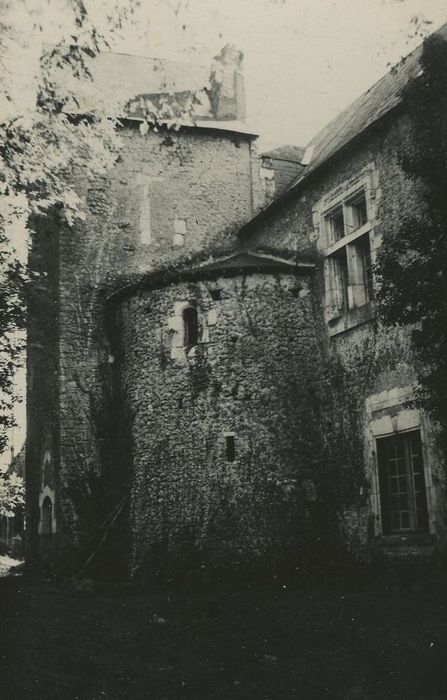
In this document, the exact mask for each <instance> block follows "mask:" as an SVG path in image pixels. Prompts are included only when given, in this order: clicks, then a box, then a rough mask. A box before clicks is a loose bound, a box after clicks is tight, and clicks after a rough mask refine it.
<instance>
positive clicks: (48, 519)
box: [41, 496, 53, 535]
mask: <svg viewBox="0 0 447 700" xmlns="http://www.w3.org/2000/svg"><path fill="white" fill-rule="evenodd" d="M41 517H42V528H41V533H42V535H51V534H52V533H53V504H52V503H51V498H50V497H49V496H45V498H44V500H43V503H42V516H41Z"/></svg>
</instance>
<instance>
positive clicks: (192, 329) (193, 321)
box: [182, 306, 199, 347]
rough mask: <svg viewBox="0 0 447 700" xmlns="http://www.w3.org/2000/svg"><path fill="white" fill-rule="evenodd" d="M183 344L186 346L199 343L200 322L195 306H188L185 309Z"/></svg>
mask: <svg viewBox="0 0 447 700" xmlns="http://www.w3.org/2000/svg"><path fill="white" fill-rule="evenodd" d="M182 316H183V345H184V346H185V347H193V346H194V345H197V343H198V340H199V323H198V318H197V309H195V308H194V307H193V306H187V307H186V309H184V310H183V314H182Z"/></svg>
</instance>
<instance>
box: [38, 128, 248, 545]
mask: <svg viewBox="0 0 447 700" xmlns="http://www.w3.org/2000/svg"><path fill="white" fill-rule="evenodd" d="M251 140H252V137H250V136H246V135H240V134H236V133H233V132H225V131H221V132H219V131H217V130H211V129H210V130H208V129H193V128H191V129H189V128H184V129H182V130H181V131H180V132H167V131H161V132H158V133H155V132H150V133H149V134H147V135H144V136H143V135H142V134H141V133H140V131H139V129H138V126H137V125H136V124H128V125H127V126H126V127H125V128H123V131H122V141H123V146H122V151H121V154H120V157H119V159H118V161H117V163H116V165H115V166H114V168H113V169H112V171H111V172H110V173H108V175H107V176H104V177H102V178H95V179H91V178H89V177H88V174H86V173H75V174H74V175H73V177H74V178H75V181H76V187H77V191H78V193H79V194H80V196H81V197H82V199H83V201H84V203H85V213H86V220H85V221H84V222H82V223H79V224H76V225H75V226H73V227H71V228H69V227H67V226H66V225H64V224H61V223H60V222H58V221H57V216H56V217H55V222H56V227H57V228H58V231H57V233H56V244H55V250H56V252H57V255H56V256H55V255H54V254H52V253H48V261H47V262H46V264H47V266H48V268H50V267H51V269H48V275H49V277H48V281H49V284H50V285H51V288H52V290H53V292H54V294H55V300H54V301H55V308H54V309H51V310H49V309H48V308H47V305H44V306H41V307H40V309H39V310H38V311H37V312H36V313H35V312H34V311H32V328H31V330H30V347H34V346H35V345H36V343H37V346H36V347H41V352H42V357H43V358H47V359H45V360H44V359H42V360H40V359H38V358H37V356H36V354H35V353H34V354H32V355H31V357H30V368H31V369H30V371H31V372H32V373H35V372H37V371H38V368H39V367H42V378H43V382H45V380H46V379H48V380H49V383H48V386H49V387H50V386H51V387H52V386H53V383H54V382H55V384H56V385H57V390H56V395H57V398H56V404H57V403H58V405H56V406H55V407H54V406H53V404H51V405H52V408H51V410H52V411H53V410H54V414H55V415H56V416H57V420H56V421H54V420H53V417H51V416H50V413H49V409H48V407H47V406H46V397H47V393H48V391H49V388H45V387H44V388H43V389H42V388H40V389H38V390H36V391H34V390H33V389H31V390H30V396H32V397H34V398H32V399H31V403H32V408H30V410H32V420H31V421H30V432H29V441H30V445H32V446H31V447H30V452H29V454H30V457H29V460H30V473H31V472H33V473H37V471H38V470H39V469H40V466H39V460H41V459H42V457H41V456H40V448H38V443H39V441H41V440H42V439H43V438H42V437H41V436H43V435H46V434H48V433H51V432H52V431H54V432H55V433H56V434H57V438H58V443H60V451H59V453H58V458H57V460H56V462H57V463H56V469H57V474H58V488H57V490H58V495H57V501H58V511H59V517H58V520H57V531H58V542H59V546H60V548H61V551H68V550H69V549H76V548H77V547H79V544H80V543H81V542H83V541H84V540H85V537H86V536H87V534H88V533H90V532H92V531H93V530H95V529H97V526H98V523H100V522H101V521H103V520H105V519H107V517H108V516H109V514H110V512H109V511H110V509H112V508H113V507H115V505H116V502H117V501H119V499H120V498H121V497H122V495H123V485H122V481H121V478H120V473H121V470H122V469H124V468H125V467H123V464H122V461H121V458H120V457H119V456H117V455H116V454H115V453H113V454H111V450H110V436H111V434H116V430H117V429H119V424H117V423H116V422H115V417H114V415H115V413H114V411H115V409H114V406H115V404H116V401H115V397H114V394H113V390H112V389H111V376H112V365H113V357H112V353H111V350H110V347H109V342H108V337H107V332H106V327H105V297H106V296H107V294H108V293H109V292H111V291H114V290H115V289H116V288H117V286H122V285H125V284H126V283H127V282H128V281H129V280H134V279H135V278H139V277H140V276H144V275H146V274H150V273H153V272H154V271H156V270H159V269H164V268H167V267H175V266H177V265H179V266H181V265H185V264H186V263H187V261H188V260H189V259H190V258H192V257H197V255H201V256H202V257H203V258H205V259H209V258H212V256H213V255H217V253H218V251H221V252H223V251H226V250H229V249H230V248H231V247H232V246H234V243H235V240H236V231H237V230H238V228H239V226H240V225H241V223H243V222H244V221H246V220H248V219H249V218H250V216H251V214H252V206H253V197H254V194H253V173H252V163H251ZM46 225H47V223H46V222H45V221H44V222H41V223H40V225H39V226H38V227H37V228H39V234H38V236H39V235H40V232H42V231H44V230H45V227H46ZM36 240H37V238H36ZM59 251H60V253H59ZM47 311H48V314H47ZM55 314H56V315H57V324H56V325H55V321H54V319H55ZM40 319H44V326H47V325H49V326H50V328H51V333H50V336H51V340H50V336H48V337H45V338H43V339H41V335H42V329H40V328H39V322H40V321H39V320H40ZM53 333H56V335H57V341H54V342H57V343H58V345H57V349H56V350H55V353H56V354H55V355H54V357H53V355H52V353H53V349H54V347H55V346H54V344H53V335H52V334H53ZM55 337H56V336H55ZM50 343H51V347H50ZM48 353H50V354H48ZM53 360H54V362H55V363H56V364H55V367H54V368H53V367H51V368H50V367H48V366H47V365H48V362H53ZM45 363H46V364H45ZM44 365H45V366H44ZM30 405H31V404H30ZM39 415H42V421H41V420H40V418H39ZM59 418H60V420H59ZM35 430H37V433H38V435H36V437H35V438H33V437H32V433H33V432H34V431H35ZM34 446H35V447H34ZM123 459H124V461H125V456H124V457H123ZM116 462H117V463H116ZM104 484H106V485H107V488H106V491H108V493H107V494H106V496H107V497H105V492H104ZM101 503H102V504H103V505H102V506H100V505H99V504H101ZM92 504H94V505H92Z"/></svg>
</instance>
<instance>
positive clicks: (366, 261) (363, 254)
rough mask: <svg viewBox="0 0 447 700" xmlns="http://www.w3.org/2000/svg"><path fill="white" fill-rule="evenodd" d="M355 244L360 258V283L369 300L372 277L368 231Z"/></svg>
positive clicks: (370, 297)
mask: <svg viewBox="0 0 447 700" xmlns="http://www.w3.org/2000/svg"><path fill="white" fill-rule="evenodd" d="M356 246H357V247H358V251H359V255H360V259H361V265H362V284H363V287H364V290H365V300H366V301H371V300H372V299H373V298H374V279H373V271H372V265H371V244H370V240H369V233H367V234H366V236H362V237H361V238H360V240H359V241H358V243H357V244H356Z"/></svg>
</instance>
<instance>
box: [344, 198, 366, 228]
mask: <svg viewBox="0 0 447 700" xmlns="http://www.w3.org/2000/svg"><path fill="white" fill-rule="evenodd" d="M346 206H349V207H350V213H351V221H352V230H353V231H355V230H356V229H358V228H360V227H361V226H363V225H364V224H366V222H367V221H368V210H367V207H366V197H365V193H364V192H363V191H362V192H361V193H360V194H358V195H357V196H356V197H354V198H353V199H351V200H349V202H347V203H346Z"/></svg>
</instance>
